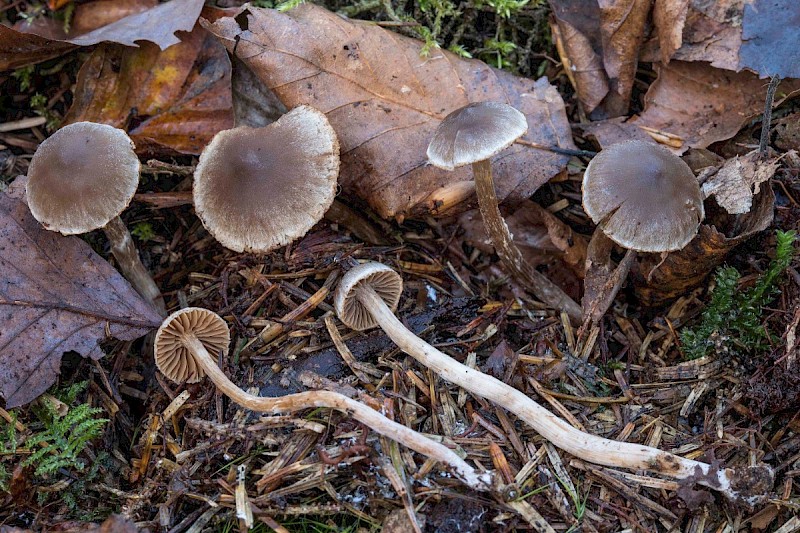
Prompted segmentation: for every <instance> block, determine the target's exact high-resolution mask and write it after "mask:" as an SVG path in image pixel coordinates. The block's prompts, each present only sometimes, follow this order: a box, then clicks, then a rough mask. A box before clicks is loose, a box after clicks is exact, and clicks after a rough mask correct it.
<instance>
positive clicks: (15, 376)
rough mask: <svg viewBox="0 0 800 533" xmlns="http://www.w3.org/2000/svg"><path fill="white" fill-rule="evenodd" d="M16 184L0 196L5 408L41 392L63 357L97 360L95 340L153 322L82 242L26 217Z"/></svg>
mask: <svg viewBox="0 0 800 533" xmlns="http://www.w3.org/2000/svg"><path fill="white" fill-rule="evenodd" d="M20 181H21V179H19V178H18V179H17V182H15V183H14V185H13V186H12V188H11V190H10V191H8V192H6V193H0V318H2V321H3V326H2V328H0V393H2V395H3V397H4V398H5V400H6V407H7V408H12V407H16V406H19V405H23V404H25V403H28V402H30V401H32V400H33V399H35V398H36V397H37V396H39V395H40V394H42V393H43V392H45V391H46V390H47V389H48V387H50V386H51V385H52V384H53V383H54V382H55V380H56V376H57V375H58V373H59V367H60V362H61V356H62V354H63V353H64V352H67V351H76V352H78V353H80V354H81V355H83V356H84V357H91V358H92V359H100V358H101V357H102V356H103V352H102V351H101V350H100V347H99V345H98V342H99V341H100V340H102V339H104V338H106V337H108V336H112V337H115V338H117V339H121V340H133V339H136V338H138V337H141V336H142V335H145V334H146V333H148V332H149V331H150V330H152V329H154V328H155V327H157V326H158V325H159V323H160V317H159V315H158V313H157V312H156V311H155V310H154V309H152V308H151V307H150V305H149V304H147V303H145V302H144V300H142V298H141V297H140V296H139V295H138V294H137V293H136V292H135V291H134V290H133V289H132V288H131V286H130V285H129V284H128V282H127V281H125V279H124V278H123V277H122V276H121V275H120V274H119V273H118V272H117V271H116V270H115V269H114V268H113V267H112V266H111V265H109V264H108V263H107V262H106V261H105V260H103V259H102V258H101V257H100V256H98V255H97V254H96V253H94V251H92V249H91V248H90V247H89V245H88V244H86V243H85V242H84V241H83V240H81V239H80V238H78V237H65V236H63V235H61V234H59V233H56V232H52V231H47V230H45V229H44V228H43V227H42V226H41V225H40V224H39V223H38V222H37V221H36V219H34V218H33V216H32V215H31V214H30V210H29V209H28V206H27V205H26V204H25V202H24V201H23V200H22V199H21V196H22V192H23V190H24V189H23V188H22V185H21V183H19V182H20ZM9 193H11V194H9Z"/></svg>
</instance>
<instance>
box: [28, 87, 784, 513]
mask: <svg viewBox="0 0 800 533" xmlns="http://www.w3.org/2000/svg"><path fill="white" fill-rule="evenodd" d="M526 131H527V122H526V119H525V116H524V115H523V114H522V113H520V112H519V111H517V110H515V109H513V108H512V107H510V106H507V105H505V104H500V103H493V102H482V103H476V104H470V105H468V106H466V107H464V108H462V109H460V110H457V111H455V112H454V113H451V114H450V115H448V116H447V117H446V118H445V119H444V121H443V122H442V124H441V125H440V127H439V129H438V130H437V132H436V134H435V136H434V138H433V140H432V142H431V144H430V146H429V148H428V157H429V159H430V161H431V163H432V164H434V165H436V166H439V167H441V168H446V169H449V170H452V169H454V168H456V167H459V166H462V165H468V164H469V165H472V168H473V173H474V176H475V183H476V192H477V197H478V203H479V206H480V211H481V215H482V217H483V220H484V222H485V224H486V228H487V232H488V234H489V236H490V238H491V240H492V242H493V244H494V246H495V249H496V251H497V253H498V256H499V257H500V258H501V260H502V261H503V263H504V264H505V265H506V266H507V268H509V270H510V271H511V273H512V274H513V275H514V276H516V277H518V278H519V279H520V280H522V281H524V282H525V283H526V284H527V285H528V286H529V287H530V288H531V290H532V292H533V293H534V294H535V295H536V296H537V297H539V298H540V299H542V300H543V301H544V302H545V303H548V304H549V305H551V306H553V307H554V308H556V309H559V310H561V311H564V312H566V313H567V314H568V315H569V316H570V317H571V318H573V319H580V317H581V309H580V308H579V307H578V306H577V304H576V303H575V302H574V301H572V300H571V299H570V298H569V296H567V295H566V294H565V293H564V292H563V291H561V289H559V288H558V287H557V286H555V285H554V284H553V283H552V282H550V281H549V280H548V279H547V278H546V277H544V276H543V275H542V274H540V273H539V272H537V271H536V270H535V269H533V268H531V267H530V266H529V265H527V264H526V263H525V261H524V260H523V258H522V255H521V254H520V252H519V250H518V248H517V247H516V246H515V245H514V244H513V241H512V238H511V235H510V233H509V230H508V227H507V226H506V224H505V222H504V220H503V218H502V216H501V214H500V211H499V208H498V201H497V197H496V193H495V190H494V183H493V179H492V170H491V162H490V159H491V158H492V157H493V156H495V155H496V154H498V153H500V152H501V151H502V150H504V149H505V148H507V147H508V146H509V145H510V144H511V143H513V142H514V141H515V140H516V139H518V138H519V137H520V136H522V135H523V134H524V133H525V132H526ZM338 171H339V143H338V140H337V138H336V134H335V132H334V130H333V128H332V127H331V126H330V124H329V123H328V121H327V118H326V117H325V115H324V114H323V113H321V112H319V111H317V110H315V109H313V108H311V107H309V106H300V107H298V108H295V109H293V110H292V111H290V112H289V113H287V114H286V115H284V116H283V117H282V118H280V119H279V120H278V121H276V122H275V123H273V124H271V125H269V126H266V127H263V128H248V127H238V128H234V129H231V130H227V131H223V132H220V133H219V134H217V135H216V136H215V137H214V139H213V140H212V142H211V143H210V144H209V145H208V146H207V147H206V149H205V150H204V151H203V153H202V155H201V156H200V161H199V164H198V167H197V169H196V172H195V177H194V190H193V195H194V202H195V207H196V211H197V214H198V216H199V218H200V219H201V221H202V222H203V225H204V226H205V227H206V228H207V229H208V231H209V232H210V233H211V234H212V235H213V236H214V237H215V238H216V239H217V240H218V241H219V242H220V243H221V244H223V245H224V246H226V247H228V248H230V249H232V250H235V251H239V252H243V251H246V252H256V253H264V252H267V251H270V250H272V249H274V248H276V247H278V246H281V245H284V244H286V243H288V242H290V241H292V240H293V239H296V238H298V237H300V236H302V235H303V234H305V233H306V232H307V231H308V230H309V229H310V228H311V227H312V226H313V225H314V224H315V223H316V222H318V221H319V220H320V219H321V218H322V216H323V214H324V213H325V211H326V210H327V209H328V208H329V207H330V205H331V202H332V201H333V198H334V195H335V191H336V178H337V175H338ZM138 178H139V161H138V159H137V157H136V155H135V153H134V152H133V145H132V142H131V141H130V139H129V138H128V137H127V135H126V134H125V133H124V132H123V131H122V130H118V129H116V128H112V127H110V126H105V125H100V124H93V123H76V124H72V125H70V126H66V127H64V128H62V129H61V130H59V131H58V132H56V133H55V134H54V135H53V136H52V137H50V138H49V139H48V140H46V141H45V142H43V143H42V145H41V146H40V148H39V150H38V151H37V152H36V155H35V156H34V158H33V160H32V162H31V166H30V172H29V180H28V185H27V195H28V202H29V205H30V208H31V211H32V212H33V214H34V216H35V217H36V218H37V219H38V220H39V221H40V222H41V223H42V224H44V225H45V227H47V228H48V229H53V230H55V231H60V232H62V233H64V234H74V233H83V232H86V231H91V230H93V229H96V228H101V227H102V228H104V230H105V232H106V234H107V235H108V236H109V239H110V240H111V241H112V250H113V251H114V255H115V257H117V260H118V261H119V263H120V268H121V269H122V270H123V272H124V273H125V275H126V276H127V277H128V279H130V280H131V282H132V284H133V285H134V287H136V288H137V290H139V292H140V293H141V294H142V295H144V296H145V297H147V298H148V299H150V300H151V301H153V302H154V304H155V305H157V306H158V307H159V308H160V309H161V310H162V311H163V310H164V303H163V299H162V298H161V295H160V293H159V291H158V289H157V287H156V286H155V283H154V282H153V280H152V278H150V276H149V274H148V273H147V271H146V269H145V268H144V266H143V265H142V264H141V261H140V260H139V256H138V253H137V252H136V250H135V248H134V247H133V243H132V239H131V238H130V234H129V233H128V232H127V229H125V226H124V225H123V224H122V222H121V221H120V219H119V213H120V212H121V211H122V210H123V209H125V207H126V206H127V205H128V202H130V200H131V198H132V196H133V194H134V192H135V190H136V186H137V184H138ZM583 192H584V207H585V209H586V212H587V213H588V214H589V215H590V217H591V218H592V219H593V220H594V221H595V222H596V223H597V225H598V230H597V232H596V234H595V236H596V237H597V238H598V239H599V238H600V236H605V235H607V236H608V238H609V239H611V240H612V241H613V242H615V243H617V244H619V245H620V246H623V247H624V248H626V249H627V250H628V254H627V255H626V259H625V260H623V262H622V263H621V264H620V267H619V268H620V269H622V271H621V272H620V275H621V278H623V279H624V276H625V274H626V273H627V270H626V269H627V268H629V266H630V262H631V261H632V258H633V257H634V256H635V253H637V251H638V252H648V253H653V252H665V251H670V250H676V249H679V248H681V247H683V246H685V245H686V244H687V243H688V242H689V240H691V238H692V237H693V236H694V234H695V233H696V232H697V228H698V227H699V224H700V221H701V220H702V218H703V205H702V197H701V196H700V192H699V187H698V186H697V182H696V181H695V179H694V176H693V174H692V172H691V170H689V168H688V166H686V165H685V164H684V163H683V162H682V161H681V160H680V159H679V158H677V157H676V156H674V155H673V154H671V153H670V152H669V151H667V150H666V149H664V148H661V147H659V146H656V145H652V144H647V143H640V142H636V141H633V142H628V143H620V144H618V145H614V146H612V147H610V148H608V149H606V150H604V151H603V152H601V153H600V154H599V155H598V156H597V157H595V159H594V160H592V162H591V163H590V164H589V166H588V168H587V170H586V173H585V177H584V182H583ZM603 238H605V237H603ZM593 241H594V238H593ZM402 286H403V285H402V279H401V277H400V276H399V275H398V274H397V273H396V272H395V271H394V270H392V269H391V268H389V267H387V266H385V265H382V264H379V263H372V262H370V263H363V264H360V265H357V266H355V267H354V268H351V269H350V270H349V271H348V272H347V273H346V274H345V276H344V278H343V279H342V281H341V282H340V284H339V287H338V289H337V292H336V294H335V297H334V308H335V311H336V313H337V315H338V316H339V318H340V320H341V321H342V322H343V323H344V324H346V325H347V326H348V327H350V328H352V329H354V330H357V331H363V330H366V329H369V328H373V327H376V326H379V327H380V328H382V329H383V330H384V331H385V332H386V334H387V335H388V336H389V338H391V339H392V341H394V342H395V343H396V344H397V345H398V346H399V347H400V349H402V350H403V351H404V352H406V353H407V354H409V355H410V356H412V357H413V358H415V359H416V360H417V361H418V362H419V363H421V364H423V365H425V366H427V367H429V368H430V369H431V370H433V371H434V372H436V373H437V374H438V375H440V376H441V377H442V378H443V379H445V380H447V381H449V382H451V383H454V384H456V385H458V386H460V387H462V388H464V389H465V390H467V391H469V392H470V393H472V394H474V395H476V396H478V397H481V398H485V399H486V400H489V401H491V402H494V403H495V404H497V405H498V406H501V407H503V408H504V409H507V410H508V411H510V412H512V413H514V414H516V415H517V416H518V417H519V418H520V419H521V420H522V421H524V422H526V423H527V424H529V425H530V426H531V427H532V428H534V429H535V430H536V431H537V432H539V434H541V435H542V437H544V438H545V439H547V440H549V441H550V442H552V443H553V444H554V445H556V446H558V447H560V448H562V449H563V450H565V451H567V452H568V453H570V454H572V455H574V456H576V457H578V458H581V459H584V460H587V461H590V462H593V463H596V464H600V465H606V466H614V467H622V468H629V469H634V470H649V471H655V472H659V473H662V474H665V475H668V476H671V477H676V478H693V477H694V478H696V479H697V480H698V482H699V483H702V484H705V485H707V486H709V487H711V488H714V489H716V490H719V491H720V492H722V493H723V494H725V495H726V496H728V497H731V498H738V497H742V496H748V495H745V494H742V493H741V492H740V491H739V490H738V489H737V487H736V485H735V483H734V478H735V473H734V472H733V471H732V470H729V469H717V468H716V467H713V466H712V465H709V464H706V463H702V462H699V461H695V460H690V459H685V458H683V457H680V456H677V455H674V454H671V453H668V452H664V451H662V450H658V449H656V448H651V447H648V446H643V445H639V444H632V443H627V442H617V441H613V440H609V439H605V438H602V437H598V436H595V435H591V434H588V433H585V432H583V431H580V430H578V429H576V428H574V427H572V426H571V425H570V424H568V423H566V422H565V421H564V420H562V419H560V418H559V417H557V416H556V415H554V414H553V413H551V412H550V411H548V410H547V409H545V408H543V407H542V406H540V405H539V404H538V403H536V402H535V401H534V400H533V399H531V398H529V397H527V396H526V395H525V394H524V393H522V392H521V391H519V390H517V389H515V388H514V387H511V386H510V385H508V384H506V383H504V382H502V381H500V380H498V379H496V378H494V377H492V376H489V375H486V374H484V373H482V372H480V371H479V370H476V369H473V368H470V367H467V366H465V365H463V364H461V363H459V362H457V361H455V360H454V359H452V358H450V357H449V356H447V355H446V354H444V353H443V352H441V351H439V350H438V349H436V348H434V347H433V346H431V345H430V344H428V343H426V342H425V341H424V340H422V339H420V338H419V337H417V336H416V335H414V334H413V333H412V332H411V331H409V330H408V329H407V328H406V327H405V326H404V325H403V324H402V323H401V322H400V320H399V319H398V318H397V317H396V316H395V315H394V310H395V309H396V307H397V305H398V302H399V300H400V296H401V293H402ZM618 288H619V287H616V289H618ZM611 298H613V295H612V296H611ZM609 301H610V300H609ZM165 314H166V313H165ZM229 343H230V333H229V330H228V326H227V324H226V323H225V322H224V320H223V319H222V318H221V317H219V316H218V315H217V314H215V313H213V312H212V311H209V310H206V309H201V308H185V309H181V310H179V311H177V312H175V313H173V314H171V315H170V316H169V317H167V318H166V319H165V320H164V322H163V324H162V326H161V327H160V328H159V330H158V332H157V334H156V336H155V359H156V364H157V366H158V368H159V369H160V370H161V372H162V373H164V375H165V376H167V377H168V378H169V379H171V380H173V381H176V382H178V383H193V382H197V381H199V380H201V379H202V378H203V377H205V376H207V377H209V378H210V379H211V381H213V382H214V384H215V385H216V386H217V387H218V388H219V390H220V391H221V392H222V393H224V394H225V395H226V396H228V397H229V398H230V399H231V400H233V401H234V402H236V403H237V404H239V405H241V406H242V407H245V408H247V409H250V410H253V411H259V412H269V413H290V412H294V411H298V410H302V409H307V408H317V407H325V408H332V409H338V410H341V411H344V412H346V413H348V414H349V415H351V416H352V417H353V418H355V419H356V420H358V421H360V422H362V423H364V424H366V425H367V426H368V427H370V428H372V429H373V430H374V431H376V432H378V433H380V434H383V435H385V436H387V437H389V438H392V439H394V440H396V441H398V442H400V443H402V444H404V445H405V446H407V447H409V448H411V449H413V450H416V451H418V452H420V453H422V454H424V455H426V456H428V457H431V458H433V459H435V460H438V461H441V462H443V463H444V464H446V465H449V466H450V467H451V468H452V469H453V470H454V471H455V472H456V473H457V474H458V475H459V477H460V478H461V479H462V480H464V482H465V483H466V484H467V485H468V486H470V487H472V488H474V489H477V490H491V489H492V488H493V478H492V476H491V475H490V474H488V473H485V472H484V473H479V472H478V471H477V470H476V469H475V468H473V467H472V466H470V465H469V464H468V463H466V462H465V461H464V460H463V459H462V458H460V457H459V456H458V455H457V454H456V453H455V452H453V451H452V450H450V449H449V448H447V447H446V446H444V445H442V444H439V443H437V442H435V441H433V440H431V439H428V438H426V437H424V436H423V435H421V434H419V433H417V432H416V431H414V430H412V429H410V428H408V427H406V426H404V425H402V424H399V423H397V422H394V421H392V420H390V419H389V418H387V417H385V416H384V415H382V414H381V413H379V412H377V411H375V410H373V409H371V408H369V407H368V406H366V405H364V404H362V403H360V402H358V401H356V400H353V399H352V398H349V397H346V396H344V395H342V394H339V393H335V392H331V391H309V392H303V393H298V394H291V395H287V396H283V397H277V398H270V397H259V396H255V395H252V394H248V393H246V392H244V391H243V390H241V389H240V388H239V387H237V386H236V385H235V384H234V383H233V382H232V381H231V380H230V379H229V378H228V377H227V376H226V375H225V373H224V372H223V370H222V369H221V368H220V367H219V366H218V360H221V359H222V358H223V357H225V356H226V355H227V352H228V346H229ZM764 473H765V475H767V476H769V475H770V474H771V471H769V470H768V469H767V470H765V471H764Z"/></svg>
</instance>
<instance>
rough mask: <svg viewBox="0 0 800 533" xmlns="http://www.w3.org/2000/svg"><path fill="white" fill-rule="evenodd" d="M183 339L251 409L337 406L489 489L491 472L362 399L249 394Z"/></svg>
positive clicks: (199, 346)
mask: <svg viewBox="0 0 800 533" xmlns="http://www.w3.org/2000/svg"><path fill="white" fill-rule="evenodd" d="M182 341H183V343H184V346H186V348H187V349H188V350H189V351H190V352H191V353H192V355H193V356H194V361H195V362H196V364H197V365H199V366H200V367H202V369H203V370H204V371H205V373H206V375H208V377H210V378H211V381H213V382H214V384H215V385H216V386H217V388H219V390H221V391H222V393H223V394H225V395H226V396H227V397H228V398H230V399H231V400H233V401H234V402H236V403H237V404H239V405H241V406H242V407H245V408H247V409H250V410H252V411H258V412H264V413H275V414H278V413H293V412H295V411H300V410H303V409H309V408H318V407H324V408H329V409H338V410H340V411H343V412H345V413H347V414H348V415H350V416H352V417H353V418H355V419H356V420H358V421H359V422H361V423H363V424H365V425H367V426H368V427H369V428H371V429H372V430H373V431H375V432H376V433H380V434H381V435H384V436H386V437H389V438H390V439H393V440H395V441H397V442H399V443H401V444H403V445H404V446H407V447H408V448H411V449H412V450H414V451H417V452H419V453H421V454H423V455H425V456H427V457H430V458H431V459H435V460H437V461H440V462H442V463H444V464H446V465H448V466H449V467H450V468H452V469H453V471H454V472H455V473H456V474H457V475H458V476H459V477H460V478H461V480H462V481H464V483H466V484H467V485H468V486H469V487H470V488H472V489H475V490H483V491H488V490H490V489H491V488H492V482H491V481H492V479H491V475H490V474H488V473H478V472H477V471H476V470H475V469H474V468H473V467H471V466H470V465H469V464H467V462H466V461H464V460H463V459H462V458H461V457H459V456H458V455H457V454H456V453H455V452H454V451H453V450H451V449H450V448H448V447H447V446H445V445H443V444H439V443H438V442H435V441H433V440H431V439H429V438H427V437H425V436H424V435H422V434H420V433H418V432H416V431H414V430H413V429H410V428H408V427H406V426H404V425H402V424H399V423H397V422H394V421H393V420H390V419H388V418H386V417H385V416H383V415H382V414H380V413H379V412H378V411H375V410H374V409H371V408H370V407H368V406H367V405H365V404H363V403H361V402H358V401H356V400H353V399H352V398H348V397H347V396H344V395H343V394H339V393H336V392H331V391H309V392H301V393H297V394H289V395H287V396H282V397H278V398H263V397H260V396H254V395H252V394H248V393H246V392H244V391H243V390H242V389H240V388H239V387H237V386H236V385H235V384H234V383H233V382H232V381H231V380H230V379H228V376H226V375H225V373H224V372H222V370H221V369H220V368H219V367H218V366H217V362H216V361H215V360H214V358H213V357H212V356H211V354H210V353H208V350H206V348H205V346H203V343H202V342H200V340H198V338H197V337H196V336H195V335H194V334H192V333H188V334H184V335H183V336H182Z"/></svg>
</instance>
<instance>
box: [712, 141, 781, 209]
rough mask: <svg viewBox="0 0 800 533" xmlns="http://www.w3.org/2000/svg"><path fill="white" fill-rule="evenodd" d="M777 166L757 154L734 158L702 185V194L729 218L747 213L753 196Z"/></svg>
mask: <svg viewBox="0 0 800 533" xmlns="http://www.w3.org/2000/svg"><path fill="white" fill-rule="evenodd" d="M778 165H779V162H778V160H777V159H774V158H772V159H770V158H766V157H764V156H762V155H761V153H760V152H759V151H758V150H755V151H752V152H750V153H748V154H747V155H745V156H742V157H734V158H732V159H729V160H728V161H726V162H725V164H724V165H722V167H721V168H720V169H719V170H718V171H716V172H715V173H713V175H710V177H709V178H708V179H707V180H706V181H705V183H703V194H704V195H705V197H706V198H708V197H709V196H713V197H714V199H715V200H716V201H717V203H718V204H719V205H720V207H722V208H723V209H725V211H727V212H728V213H730V214H732V215H741V214H744V213H748V212H750V208H751V207H752V205H753V195H755V194H758V191H759V188H760V185H761V184H762V183H764V182H765V181H767V180H768V179H770V178H771V177H772V176H773V175H774V174H775V170H777V168H778ZM709 174H710V173H709Z"/></svg>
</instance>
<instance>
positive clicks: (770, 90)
mask: <svg viewBox="0 0 800 533" xmlns="http://www.w3.org/2000/svg"><path fill="white" fill-rule="evenodd" d="M780 82H781V77H780V76H778V75H777V74H776V75H774V76H773V77H772V79H771V80H769V86H768V87H767V97H766V99H765V101H764V115H763V116H762V117H761V139H760V140H759V142H758V151H759V152H761V155H765V154H766V153H767V147H768V146H769V128H770V124H771V122H772V102H773V101H774V100H775V92H776V91H777V90H778V85H779V84H780Z"/></svg>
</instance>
